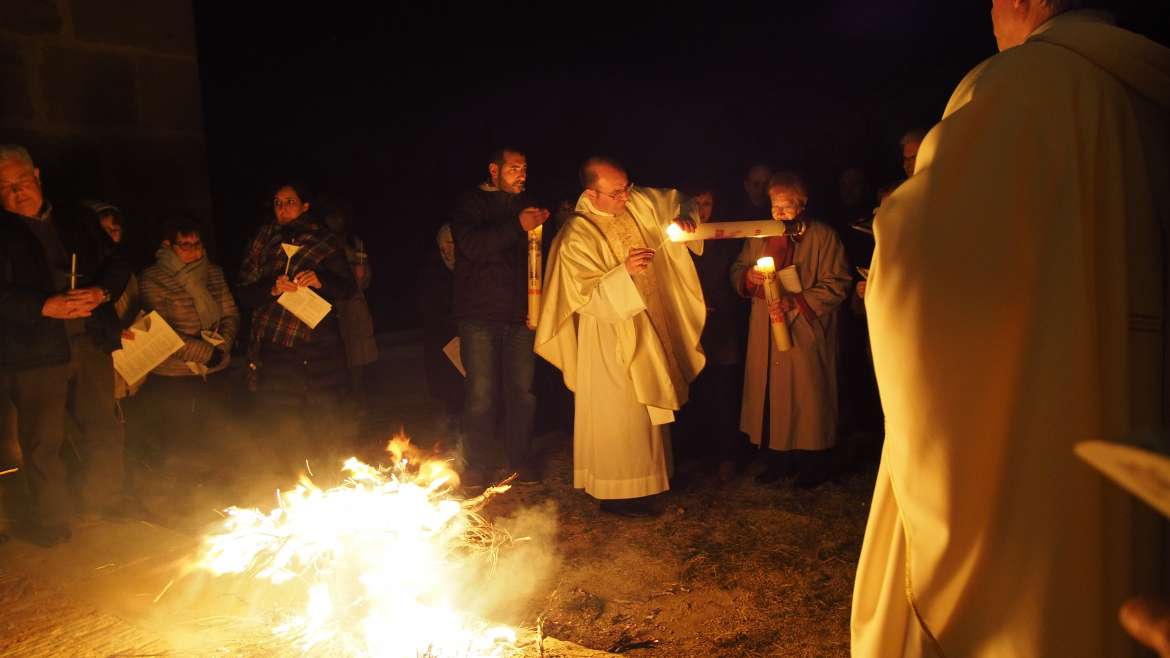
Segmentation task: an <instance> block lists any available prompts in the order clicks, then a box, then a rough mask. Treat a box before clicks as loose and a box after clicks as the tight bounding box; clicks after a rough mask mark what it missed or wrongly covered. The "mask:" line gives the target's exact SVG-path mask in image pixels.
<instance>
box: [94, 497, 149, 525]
mask: <svg viewBox="0 0 1170 658" xmlns="http://www.w3.org/2000/svg"><path fill="white" fill-rule="evenodd" d="M97 515H98V516H99V517H101V518H103V519H106V520H108V521H136V520H138V519H147V518H149V517H150V516H151V514H150V512H149V511H148V510H147V509H146V508H145V507H143V505H142V503H141V502H140V501H139V500H138V499H137V498H133V497H131V496H122V497H120V498H118V499H117V500H115V501H114V502H112V503H110V504H108V505H106V506H105V507H102V508H100V509H98V510H97Z"/></svg>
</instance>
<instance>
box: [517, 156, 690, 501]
mask: <svg viewBox="0 0 1170 658" xmlns="http://www.w3.org/2000/svg"><path fill="white" fill-rule="evenodd" d="M581 184H582V187H584V188H585V191H584V192H582V194H581V197H580V198H579V199H578V201H577V206H576V210H575V212H574V214H573V215H572V216H570V217H569V219H568V221H567V222H566V223H565V225H564V226H563V227H562V228H561V230H560V231H559V232H558V233H557V236H556V238H555V239H554V241H553V243H552V246H551V247H550V249H549V266H548V271H547V272H546V273H545V281H544V295H545V297H544V302H543V306H542V309H541V316H540V323H539V325H538V326H537V330H536V353H537V354H539V355H540V356H541V357H543V358H544V359H546V360H547V361H548V362H549V363H551V364H552V365H554V366H556V367H557V368H559V369H560V370H561V371H562V374H563V375H564V380H565V385H566V386H568V388H569V389H570V390H572V391H573V392H574V393H575V394H576V396H575V402H574V429H573V486H574V487H576V488H578V489H584V490H585V492H586V493H588V494H590V495H591V496H593V497H594V498H598V499H600V500H601V501H602V509H603V510H604V511H607V512H613V513H617V514H622V515H626V516H647V515H651V514H654V513H657V512H658V511H660V510H659V509H658V508H657V507H656V506H655V505H654V503H653V502H651V501H649V500H647V497H648V496H652V495H654V494H658V493H661V492H663V491H666V490H667V489H668V488H669V471H670V444H669V440H670V435H669V430H668V427H667V425H668V424H669V423H671V422H673V420H674V412H676V411H678V410H679V409H680V408H681V406H682V405H683V404H685V403H686V401H687V395H688V386H689V384H690V382H691V381H692V380H694V378H695V376H696V375H697V374H698V373H699V371H700V370H701V369H702V368H703V365H704V363H705V357H704V356H703V353H702V351H701V349H700V347H699V336H700V334H701V333H702V330H703V323H704V320H705V317H706V306H705V304H704V302H703V292H702V289H701V288H700V286H699V279H698V275H697V274H696V272H695V266H694V263H693V262H692V261H691V257H690V254H689V253H687V245H691V247H692V249H694V250H695V251H696V252H698V253H701V251H702V246H701V245H702V242H700V241H694V242H688V243H673V242H671V241H670V240H669V239H667V234H666V228H667V227H668V226H669V225H670V223H671V222H672V221H674V222H677V223H678V224H679V225H680V226H681V227H682V228H683V229H684V230H687V231H694V228H695V226H696V225H697V219H696V218H697V215H696V214H695V213H694V212H693V210H691V209H690V208H685V209H684V208H683V202H682V197H681V196H680V195H679V193H678V192H677V191H675V190H660V189H652V188H644V187H635V186H633V185H632V184H631V183H630V182H629V178H628V176H627V174H626V172H625V170H624V169H623V168H622V167H621V165H619V164H617V163H616V162H614V161H613V160H610V159H608V158H601V157H594V158H590V159H589V160H587V161H586V162H585V164H584V165H582V167H581Z"/></svg>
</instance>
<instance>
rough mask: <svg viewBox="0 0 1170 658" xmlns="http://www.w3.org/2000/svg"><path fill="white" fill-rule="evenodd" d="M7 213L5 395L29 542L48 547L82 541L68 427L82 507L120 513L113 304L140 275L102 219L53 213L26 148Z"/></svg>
mask: <svg viewBox="0 0 1170 658" xmlns="http://www.w3.org/2000/svg"><path fill="white" fill-rule="evenodd" d="M0 201H2V202H3V211H2V212H0V394H3V395H5V396H8V397H9V398H10V399H11V400H12V403H13V405H14V406H15V408H16V412H17V423H18V429H17V431H18V434H19V440H20V446H21V452H22V453H23V456H24V469H23V470H24V474H25V477H26V480H27V482H28V485H29V489H30V493H31V495H32V509H31V510H30V511H31V514H30V518H29V519H28V523H27V534H28V536H29V537H30V539H32V540H33V541H34V542H36V543H38V544H41V545H47V546H48V545H53V544H57V543H60V542H63V541H66V540H68V539H69V538H70V536H71V532H70V528H69V501H68V493H67V487H66V483H65V468H64V465H63V463H62V460H61V457H60V450H61V445H62V442H63V441H64V437H65V425H66V418H67V417H68V418H69V419H70V420H71V421H73V422H75V424H76V426H77V428H78V429H79V430H80V431H79V436H78V439H79V445H78V446H77V448H78V450H79V452H80V455H81V459H82V464H83V482H82V487H81V490H82V499H83V500H85V501H86V502H87V504H89V505H90V506H91V507H92V508H93V509H95V510H97V511H99V512H104V511H108V510H109V509H110V506H112V505H114V504H116V503H118V502H120V501H119V496H120V494H121V492H122V485H123V481H122V477H123V452H122V448H123V437H122V430H121V426H120V424H119V423H118V421H117V418H116V417H115V415H114V399H113V395H114V391H113V386H112V385H111V382H112V381H113V376H114V375H113V363H112V361H111V359H110V352H112V351H113V350H114V349H116V348H117V347H118V346H119V337H120V334H121V331H120V328H119V325H118V320H117V317H116V315H115V313H114V309H113V304H112V303H111V302H110V300H111V299H117V298H118V296H119V295H121V294H122V291H123V289H124V288H125V286H126V281H127V279H128V278H129V276H130V267H129V265H128V264H127V263H126V262H125V260H123V259H122V258H121V257H120V256H119V255H118V252H117V251H116V250H115V247H114V244H113V242H111V241H110V240H109V239H108V237H107V236H106V235H105V234H104V233H102V232H101V228H100V226H99V225H98V222H97V218H96V217H90V216H84V215H78V216H76V217H71V218H66V217H65V216H64V215H63V214H62V213H56V212H54V210H53V207H52V206H51V204H49V203H48V202H47V201H45V199H44V197H43V195H42V192H41V180H40V171H39V170H38V169H37V168H36V167H35V166H34V164H33V161H32V158H31V157H29V154H28V151H26V150H25V149H24V148H23V147H19V146H11V145H0Z"/></svg>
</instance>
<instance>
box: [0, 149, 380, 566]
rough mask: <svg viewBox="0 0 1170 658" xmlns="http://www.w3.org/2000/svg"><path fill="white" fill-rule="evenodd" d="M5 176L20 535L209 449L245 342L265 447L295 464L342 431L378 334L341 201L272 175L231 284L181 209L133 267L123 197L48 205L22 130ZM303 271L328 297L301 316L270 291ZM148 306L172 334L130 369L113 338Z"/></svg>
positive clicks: (133, 498)
mask: <svg viewBox="0 0 1170 658" xmlns="http://www.w3.org/2000/svg"><path fill="white" fill-rule="evenodd" d="M0 185H2V188H0V199H2V201H3V211H2V217H0V220H2V221H0V232H2V236H0V271H2V272H3V279H2V281H0V309H2V310H0V314H2V315H3V319H4V320H3V323H0V345H2V347H0V373H2V375H3V379H2V384H3V386H2V390H3V403H4V407H3V409H4V411H5V414H4V416H5V422H4V429H5V433H7V432H10V431H14V432H15V435H16V439H17V442H18V443H19V446H20V451H21V457H22V462H23V463H22V467H21V468H20V472H21V474H22V475H23V479H24V481H25V483H26V484H27V489H28V493H29V505H28V509H26V510H24V514H23V519H22V522H21V523H20V524H19V526H20V533H21V534H23V535H24V536H25V537H27V538H28V539H29V540H31V541H33V542H34V543H37V544H40V545H43V546H52V545H56V544H59V543H61V542H64V541H68V540H69V539H70V537H71V535H72V530H71V519H72V518H74V517H75V516H76V515H93V516H98V517H117V518H126V517H133V516H141V515H143V514H146V513H148V510H146V509H144V508H143V506H142V503H141V500H140V499H139V496H138V495H137V494H138V492H139V488H138V485H139V484H140V482H141V476H142V475H143V474H144V472H145V471H146V470H148V469H150V468H151V467H152V466H158V465H160V464H161V463H163V461H164V460H167V459H182V458H189V457H191V456H193V455H196V454H199V453H200V452H201V451H202V452H206V451H207V450H209V449H210V447H211V446H210V444H209V441H208V438H209V437H210V436H211V435H212V434H213V433H222V432H224V431H225V425H224V424H225V423H226V422H227V421H228V419H229V418H231V417H232V415H233V414H232V413H231V411H230V409H231V408H232V404H231V401H230V398H231V397H232V396H233V394H234V393H236V392H237V391H236V390H235V387H234V386H233V385H232V384H231V383H229V382H228V381H227V373H228V371H229V364H230V363H231V360H232V354H233V352H235V353H236V354H238V355H242V356H243V358H244V359H245V360H246V365H245V366H244V367H243V368H240V369H236V370H237V371H240V372H244V373H245V374H246V377H244V378H243V379H244V380H245V381H246V386H247V389H248V390H249V392H250V393H251V396H252V397H251V398H250V404H249V405H248V406H249V407H250V408H251V410H252V412H253V415H254V416H255V417H256V418H258V419H262V421H263V423H264V424H265V427H266V429H265V434H267V435H269V436H273V437H279V440H280V444H281V445H280V446H279V447H278V448H277V449H274V450H271V454H272V455H273V456H274V457H276V458H278V459H284V460H285V461H286V462H287V464H288V466H289V467H290V468H295V467H296V465H298V464H303V463H304V462H305V460H306V459H310V460H311V459H316V458H321V457H324V456H326V455H327V454H332V452H335V451H339V450H340V451H344V449H345V447H346V446H347V445H352V443H353V441H354V440H355V439H356V438H357V426H356V420H355V419H357V418H358V417H359V415H360V412H361V410H362V404H363V402H364V395H363V393H364V381H365V379H366V375H367V373H366V372H365V370H366V369H368V366H369V365H370V364H371V363H373V362H374V361H375V360H376V359H377V345H376V343H375V342H374V333H373V324H372V321H371V319H370V313H369V309H368V307H367V305H366V301H365V298H364V296H363V290H364V289H365V288H366V287H367V286H368V285H369V282H370V276H371V272H370V267H369V263H368V258H367V257H366V253H365V248H364V244H363V243H362V241H361V240H360V239H358V238H357V237H356V236H353V235H352V234H350V233H349V232H348V230H347V212H346V210H345V209H343V208H341V207H337V208H331V209H330V211H329V212H328V213H326V214H325V215H324V216H325V219H324V220H323V221H322V220H318V219H317V216H316V215H315V214H313V213H312V212H310V207H311V204H310V201H309V200H308V192H307V188H306V187H305V186H304V185H303V184H302V183H298V182H287V181H286V182H281V183H279V184H277V185H275V186H274V188H273V197H272V207H273V214H272V219H271V220H270V221H268V222H266V223H265V224H264V225H263V226H262V227H261V228H260V231H259V232H258V234H257V235H256V236H255V237H254V239H253V240H252V242H251V244H250V247H249V249H248V253H247V255H246V257H245V259H244V262H243V263H242V264H241V266H240V270H239V275H238V277H236V281H235V285H234V286H229V283H228V279H227V277H225V275H224V271H223V269H222V268H221V267H220V266H219V265H217V264H215V263H212V262H211V261H210V260H209V258H208V256H207V253H206V251H205V249H204V244H203V237H204V236H203V228H202V226H201V225H200V224H199V223H198V222H197V221H195V220H194V219H192V218H190V217H183V216H177V217H174V218H171V219H168V220H166V221H165V222H163V226H162V229H163V230H162V239H161V240H160V242H159V244H158V248H157V250H156V252H155V254H154V262H153V263H152V264H150V265H149V266H147V267H146V268H145V269H143V270H142V271H141V272H138V273H137V274H136V273H134V272H133V271H132V269H133V268H132V267H131V265H130V264H129V262H128V260H127V257H126V255H125V253H124V252H123V250H122V248H121V244H122V241H123V238H124V232H125V230H126V227H125V222H124V221H123V219H124V218H123V217H122V213H121V211H120V210H119V208H118V207H116V206H114V205H112V204H109V203H105V202H94V201H88V202H84V203H81V204H76V205H75V206H68V207H67V206H64V205H63V206H62V207H60V208H58V207H57V206H55V205H54V204H53V203H52V202H51V201H49V199H48V198H46V195H45V193H44V188H43V187H42V181H41V172H40V170H39V168H38V167H37V166H36V164H35V162H34V160H33V158H32V156H31V154H30V153H29V152H28V150H27V149H25V148H23V147H21V146H18V145H0ZM290 247H291V248H290ZM302 288H308V289H311V290H313V291H314V292H315V293H316V294H318V295H319V296H321V297H322V298H324V299H325V300H326V301H328V302H329V303H330V304H332V305H333V308H334V309H335V312H330V313H329V314H327V315H326V317H325V318H323V319H322V320H321V321H320V322H318V323H316V324H315V325H314V326H309V325H308V324H306V323H305V322H304V321H302V320H301V319H300V318H298V317H297V316H296V315H294V314H293V313H292V312H290V311H289V310H288V309H287V308H286V307H285V306H283V305H281V304H280V303H279V301H278V299H279V298H280V296H281V295H282V294H284V293H286V292H296V291H298V290H300V289H302ZM241 311H243V313H242V312H241ZM244 314H246V318H247V320H248V322H247V324H246V325H245V324H244V322H243V320H244V319H245V317H244ZM155 317H157V318H161V320H162V321H164V322H165V323H166V324H167V325H168V326H169V327H170V328H171V329H172V330H173V331H174V332H175V334H177V336H178V337H179V339H180V340H181V343H182V344H181V346H179V347H178V348H177V349H176V350H175V351H174V352H173V353H172V354H171V355H170V356H169V357H167V358H166V359H165V360H163V361H162V362H161V363H160V364H158V365H157V366H156V367H154V368H153V370H151V371H150V372H149V373H148V374H147V375H146V376H144V377H140V378H138V381H126V380H125V379H124V378H123V377H122V375H121V374H120V373H119V372H118V371H116V370H115V368H114V360H113V357H112V353H113V352H115V351H117V350H119V349H122V348H123V347H125V346H127V345H130V344H132V342H133V341H134V340H135V339H136V336H140V335H142V334H143V333H144V332H147V331H149V330H150V323H151V322H152V318H155ZM243 326H247V327H248V329H247V331H246V333H245V334H244V335H241V334H240V331H241V328H242V327H243ZM239 338H242V340H237V339H239ZM237 342H239V343H242V344H241V345H240V346H239V349H236V350H233V347H234V346H235V345H236V343H237ZM10 417H11V418H12V422H10V421H9V418H10ZM325 437H328V438H327V439H326V438H325ZM66 447H67V449H66Z"/></svg>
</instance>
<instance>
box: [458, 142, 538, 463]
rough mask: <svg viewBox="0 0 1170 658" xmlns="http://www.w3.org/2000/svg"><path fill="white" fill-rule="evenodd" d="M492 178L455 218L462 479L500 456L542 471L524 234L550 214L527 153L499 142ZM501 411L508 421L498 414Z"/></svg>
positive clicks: (468, 198)
mask: <svg viewBox="0 0 1170 658" xmlns="http://www.w3.org/2000/svg"><path fill="white" fill-rule="evenodd" d="M488 175H489V176H490V182H487V183H484V184H482V185H480V186H479V187H478V188H477V189H475V190H471V191H470V192H468V193H466V194H464V195H463V197H462V198H460V200H459V202H458V204H457V205H456V208H455V211H454V213H453V216H452V218H451V233H452V234H453V235H454V237H455V254H456V256H455V303H454V313H453V315H454V318H455V322H456V324H457V326H458V330H459V343H460V352H461V357H462V360H463V366H464V368H465V369H466V370H467V384H466V390H465V396H466V397H465V400H464V410H463V433H464V437H463V447H464V456H465V458H466V459H467V469H466V470H465V472H464V474H463V479H464V483H465V484H468V485H472V486H474V485H478V484H481V483H482V482H481V481H482V480H483V478H484V476H485V475H486V474H487V473H486V472H487V471H488V470H489V469H490V468H491V467H492V466H494V465H495V464H494V463H493V462H495V461H497V458H498V453H499V452H500V450H499V448H500V447H501V446H499V443H500V440H499V439H496V438H495V436H496V428H497V427H499V428H501V430H502V434H503V436H502V438H503V442H505V446H503V447H504V448H505V450H504V452H505V453H506V454H505V457H506V459H507V463H506V464H505V465H506V466H507V467H508V468H509V469H511V470H515V471H517V472H518V473H519V475H520V480H521V481H525V480H528V481H531V480H535V479H537V478H538V477H539V476H538V475H537V474H536V472H535V471H536V465H535V464H534V463H533V462H532V458H533V455H532V419H533V416H534V415H535V412H536V396H535V395H534V394H533V392H532V374H533V368H534V367H535V356H534V353H533V351H532V347H533V340H534V333H533V329H532V328H530V327H528V326H527V315H528V282H527V267H528V260H527V251H526V249H527V245H528V241H527V235H528V231H531V230H532V229H534V228H536V227H537V226H540V225H541V224H543V223H544V222H545V220H547V219H548V217H549V212H548V210H546V209H543V208H538V207H536V205H535V204H534V203H533V202H532V201H531V200H530V199H529V198H528V197H527V195H525V194H524V186H525V184H526V183H527V181H528V161H527V159H526V158H525V157H524V154H523V153H520V152H519V151H517V150H515V149H501V150H499V151H496V152H495V153H493V154H492V156H491V158H490V162H489V163H488ZM501 416H502V419H503V422H502V423H500V422H499V420H500V418H501Z"/></svg>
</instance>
